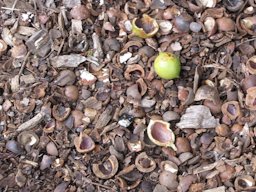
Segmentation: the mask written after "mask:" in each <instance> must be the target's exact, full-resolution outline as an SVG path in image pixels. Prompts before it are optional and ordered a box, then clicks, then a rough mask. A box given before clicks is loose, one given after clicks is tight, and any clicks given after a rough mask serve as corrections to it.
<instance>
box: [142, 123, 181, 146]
mask: <svg viewBox="0 0 256 192" xmlns="http://www.w3.org/2000/svg"><path fill="white" fill-rule="evenodd" d="M147 134H148V137H149V139H150V140H151V141H152V142H153V143H154V144H156V145H159V146H164V147H172V148H173V149H174V150H177V149H176V146H175V145H174V141H175V135H174V133H173V131H172V130H171V129H170V124H169V123H168V122H165V121H162V120H150V122H149V124H148V127H147Z"/></svg>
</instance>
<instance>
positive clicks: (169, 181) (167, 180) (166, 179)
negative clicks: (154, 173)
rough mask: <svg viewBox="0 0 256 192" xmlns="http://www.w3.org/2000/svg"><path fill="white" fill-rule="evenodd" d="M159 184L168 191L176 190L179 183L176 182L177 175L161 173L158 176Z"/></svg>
mask: <svg viewBox="0 0 256 192" xmlns="http://www.w3.org/2000/svg"><path fill="white" fill-rule="evenodd" d="M159 183H160V184H161V185H164V186H165V187H167V188H168V189H170V190H172V189H177V187H178V185H179V183H178V182H177V175H176V174H174V173H171V172H169V171H163V172H162V173H160V175H159Z"/></svg>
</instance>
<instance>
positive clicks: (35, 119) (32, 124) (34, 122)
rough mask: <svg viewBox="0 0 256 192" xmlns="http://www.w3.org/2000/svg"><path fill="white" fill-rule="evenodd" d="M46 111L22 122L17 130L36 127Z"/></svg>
mask: <svg viewBox="0 0 256 192" xmlns="http://www.w3.org/2000/svg"><path fill="white" fill-rule="evenodd" d="M44 116H45V113H44V112H42V111H41V112H39V113H38V114H37V115H36V116H34V117H33V118H32V119H30V120H28V121H26V122H25V123H22V124H21V125H20V126H19V127H18V129H17V131H24V130H28V129H32V128H33V127H35V126H36V125H38V124H39V123H40V122H41V121H42V120H43V118H44Z"/></svg>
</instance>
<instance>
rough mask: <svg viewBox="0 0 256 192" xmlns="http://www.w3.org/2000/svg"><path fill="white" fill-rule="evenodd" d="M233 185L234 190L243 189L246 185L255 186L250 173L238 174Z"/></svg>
mask: <svg viewBox="0 0 256 192" xmlns="http://www.w3.org/2000/svg"><path fill="white" fill-rule="evenodd" d="M234 186H235V189H236V190H239V191H240V190H243V189H245V188H247V187H252V186H255V181H254V179H253V177H252V176H250V175H242V176H238V177H237V178H236V180H235V182H234Z"/></svg>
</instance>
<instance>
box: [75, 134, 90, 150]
mask: <svg viewBox="0 0 256 192" xmlns="http://www.w3.org/2000/svg"><path fill="white" fill-rule="evenodd" d="M74 145H75V147H76V150H77V151H78V152H79V153H88V152H90V151H92V150H93V149H94V148H95V143H94V141H93V140H92V138H91V137H89V136H88V135H87V134H84V133H80V135H79V137H76V138H75V139H74Z"/></svg>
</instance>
